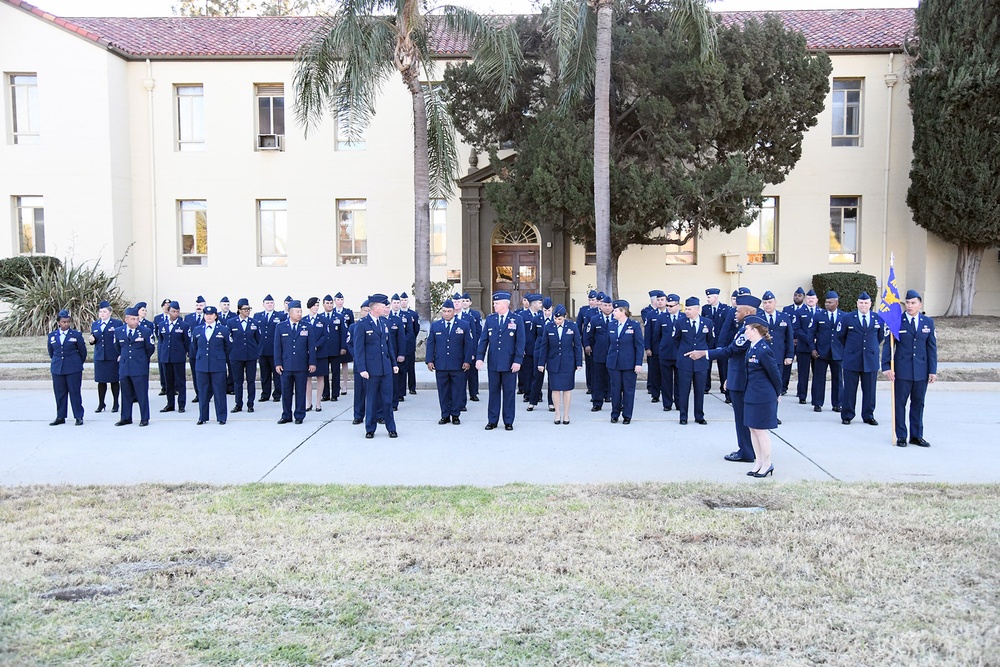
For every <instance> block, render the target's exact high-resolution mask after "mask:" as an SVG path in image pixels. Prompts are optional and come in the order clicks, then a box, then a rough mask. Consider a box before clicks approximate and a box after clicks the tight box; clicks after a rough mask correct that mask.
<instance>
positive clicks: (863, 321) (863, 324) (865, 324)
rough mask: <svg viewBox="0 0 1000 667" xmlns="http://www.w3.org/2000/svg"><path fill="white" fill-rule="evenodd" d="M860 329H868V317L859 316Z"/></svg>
mask: <svg viewBox="0 0 1000 667" xmlns="http://www.w3.org/2000/svg"><path fill="white" fill-rule="evenodd" d="M861 327H862V328H864V329H867V328H868V316H867V315H862V316H861Z"/></svg>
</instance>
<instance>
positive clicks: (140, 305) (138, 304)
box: [135, 301, 149, 309]
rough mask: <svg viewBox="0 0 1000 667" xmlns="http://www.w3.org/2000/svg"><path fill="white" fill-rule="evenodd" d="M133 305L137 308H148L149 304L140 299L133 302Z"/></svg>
mask: <svg viewBox="0 0 1000 667" xmlns="http://www.w3.org/2000/svg"><path fill="white" fill-rule="evenodd" d="M135 307H136V309H139V308H149V306H147V305H146V302H145V301H140V302H139V303H137V304H135Z"/></svg>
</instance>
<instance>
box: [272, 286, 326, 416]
mask: <svg viewBox="0 0 1000 667" xmlns="http://www.w3.org/2000/svg"><path fill="white" fill-rule="evenodd" d="M314 332H315V328H314V327H311V326H309V324H308V323H307V322H304V321H303V320H302V302H301V301H298V300H295V299H293V300H292V301H289V302H288V319H287V320H285V321H284V322H281V323H280V324H278V328H277V330H276V331H275V333H274V363H275V366H274V370H276V371H277V372H278V375H280V376H281V419H279V420H278V423H279V424H287V423H289V422H290V421H292V417H293V416H294V418H295V423H296V424H301V423H302V420H303V419H305V418H306V391H308V387H309V373H312V372H314V371H315V370H316V342H315V338H316V336H315V333H314ZM293 396H294V397H295V411H294V413H293V411H292V397H293Z"/></svg>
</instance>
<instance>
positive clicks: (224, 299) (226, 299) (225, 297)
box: [219, 296, 229, 303]
mask: <svg viewBox="0 0 1000 667" xmlns="http://www.w3.org/2000/svg"><path fill="white" fill-rule="evenodd" d="M219 303H229V297H228V296H224V297H222V298H221V299H219Z"/></svg>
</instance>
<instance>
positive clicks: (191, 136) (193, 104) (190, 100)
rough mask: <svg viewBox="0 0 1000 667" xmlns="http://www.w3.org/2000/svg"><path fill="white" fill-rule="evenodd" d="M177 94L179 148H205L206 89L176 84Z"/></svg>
mask: <svg viewBox="0 0 1000 667" xmlns="http://www.w3.org/2000/svg"><path fill="white" fill-rule="evenodd" d="M174 90H175V92H176V94H177V150H179V151H185V152H186V151H203V150H205V89H204V87H203V86H200V85H191V86H175V87H174Z"/></svg>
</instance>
